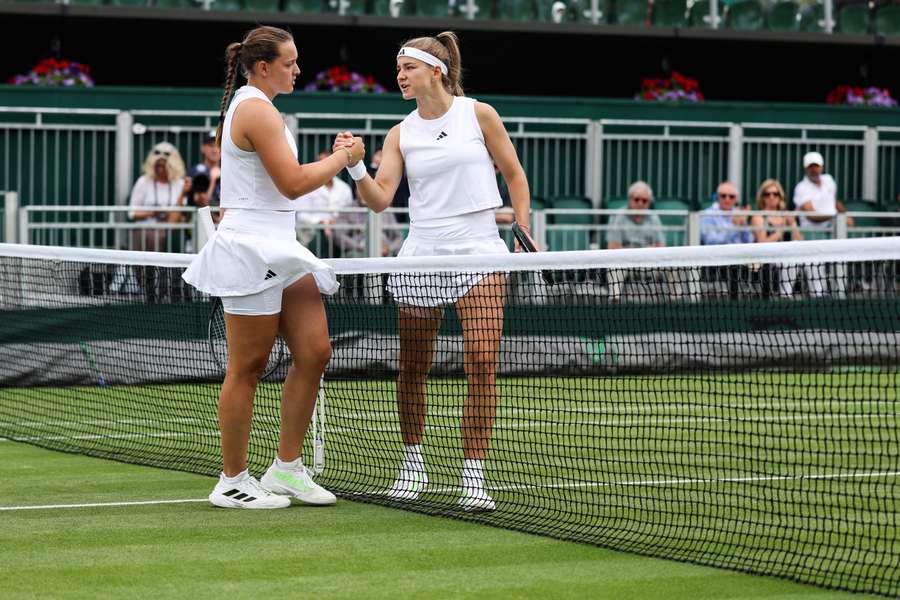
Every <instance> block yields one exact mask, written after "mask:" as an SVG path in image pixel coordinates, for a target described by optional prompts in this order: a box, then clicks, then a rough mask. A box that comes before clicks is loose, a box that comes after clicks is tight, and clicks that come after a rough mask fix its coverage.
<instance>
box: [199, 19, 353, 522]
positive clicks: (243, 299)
mask: <svg viewBox="0 0 900 600" xmlns="http://www.w3.org/2000/svg"><path fill="white" fill-rule="evenodd" d="M225 56H226V59H227V64H228V66H227V76H226V83H225V94H224V97H223V98H222V110H221V113H220V122H219V129H218V131H217V135H216V143H217V144H219V146H220V147H221V149H222V167H221V168H222V190H221V206H222V208H224V209H225V216H224V218H223V219H222V221H221V223H220V224H219V228H218V230H217V231H216V232H215V234H214V235H213V236H212V238H211V239H210V240H209V242H208V243H207V244H206V246H204V248H203V250H202V251H201V252H200V254H199V255H198V256H197V258H196V259H195V260H194V262H193V263H191V265H190V266H189V267H188V269H187V270H186V271H185V273H184V275H183V277H184V279H185V281H187V282H188V283H190V284H191V285H193V286H194V287H196V288H197V289H199V290H201V291H203V292H206V293H207V294H210V295H213V296H218V297H221V299H222V304H223V307H224V311H225V327H226V338H227V342H228V367H227V369H226V374H225V381H224V383H223V385H222V392H221V395H220V397H219V427H220V429H221V438H222V439H221V445H222V459H223V469H222V474H221V475H220V477H219V481H218V483H217V484H216V486H215V488H214V489H213V491H212V493H211V494H210V495H209V500H210V502H211V503H212V504H214V505H216V506H222V507H227V508H284V507H286V506H288V505H290V502H291V501H290V498H291V497H293V498H297V499H298V500H300V501H301V502H304V503H307V504H334V502H335V497H334V495H333V494H332V493H331V492H329V491H327V490H325V489H323V488H322V487H320V486H319V485H317V484H316V483H315V482H314V481H313V480H312V478H311V477H310V474H309V472H308V471H307V470H306V468H305V467H304V466H303V464H302V462H301V459H300V451H301V448H302V446H303V439H304V437H305V435H306V431H307V428H308V427H309V422H310V419H311V416H312V411H313V407H314V406H315V401H316V394H317V392H318V387H319V380H320V377H321V375H322V372H323V371H324V369H325V365H326V363H327V362H328V360H329V359H330V358H331V345H330V342H329V339H328V327H327V324H326V321H325V309H324V306H323V304H322V297H321V295H320V294H321V293H326V294H330V293H334V292H335V291H336V290H337V287H338V283H337V280H336V278H335V276H334V273H333V272H332V271H331V269H330V267H328V265H326V264H325V263H324V262H322V261H321V260H319V259H318V258H316V257H315V256H314V255H313V254H312V253H311V252H310V251H309V250H307V249H306V248H304V247H303V246H302V245H301V244H300V243H299V242H297V239H296V234H295V232H294V219H295V216H294V211H295V207H294V204H293V202H292V200H293V199H295V198H297V197H299V196H302V195H303V194H306V193H308V192H311V191H312V190H314V189H316V188H318V187H321V186H322V185H324V184H325V183H326V182H328V181H330V180H331V179H332V178H333V177H334V176H335V175H336V174H337V173H338V172H340V170H341V169H343V168H344V167H346V166H348V165H356V164H358V162H359V160H360V159H361V158H362V157H363V155H364V153H365V148H364V146H363V143H362V140H361V139H359V138H357V139H356V140H354V143H352V144H349V145H347V146H345V147H343V148H340V149H337V150H336V151H335V152H334V153H333V154H332V155H330V156H329V157H327V158H325V159H323V160H320V161H319V162H315V163H310V164H306V165H301V164H299V163H298V162H297V145H296V143H295V141H294V138H293V135H292V134H291V132H290V131H288V129H287V127H286V126H285V124H284V122H283V120H282V118H281V115H280V114H279V112H278V110H277V109H276V108H275V106H274V105H273V104H272V99H273V98H274V97H275V96H276V95H278V94H289V93H291V92H292V91H293V90H294V79H295V78H296V77H297V75H298V74H299V73H300V69H299V67H298V65H297V47H296V46H295V45H294V40H293V38H292V36H291V34H290V33H288V32H286V31H283V30H281V29H277V28H275V27H257V28H256V29H253V30H252V31H250V32H249V33H248V34H247V35H246V36H245V37H244V39H243V41H241V42H239V43H233V44H230V45H229V46H228V48H227V50H226V54H225ZM238 69H240V70H241V73H242V74H243V76H244V77H245V78H246V79H247V85H245V86H243V87H241V88H239V89H238V90H237V91H236V92H234V98H231V95H232V90H233V89H234V84H235V79H236V78H237V71H238ZM229 100H230V104H229ZM226 108H227V112H226ZM279 334H280V335H281V336H282V337H283V338H284V340H285V341H286V342H287V345H288V347H289V348H290V350H291V353H292V354H293V357H294V363H293V365H292V366H291V368H290V370H289V371H288V374H287V378H286V379H285V381H284V388H283V391H282V399H281V430H280V436H279V441H278V456H277V457H275V460H274V462H273V463H272V466H271V467H270V468H269V470H268V471H266V473H265V475H264V476H263V478H262V481H261V482H259V481H257V480H256V479H255V478H254V477H252V476H251V475H250V474H249V473H248V471H247V446H248V443H249V438H250V421H251V413H252V410H253V397H254V395H255V393H256V386H257V383H258V382H259V378H260V376H261V374H262V373H263V372H264V370H265V368H266V363H267V360H268V357H269V352H270V351H271V349H272V345H273V343H274V341H275V338H276V336H277V335H279Z"/></svg>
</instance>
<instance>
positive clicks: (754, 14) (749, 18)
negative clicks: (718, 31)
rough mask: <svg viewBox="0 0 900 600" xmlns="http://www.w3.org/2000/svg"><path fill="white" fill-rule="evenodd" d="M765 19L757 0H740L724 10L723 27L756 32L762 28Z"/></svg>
mask: <svg viewBox="0 0 900 600" xmlns="http://www.w3.org/2000/svg"><path fill="white" fill-rule="evenodd" d="M764 24H765V17H764V15H763V8H762V5H760V3H759V2H757V0H741V1H739V2H735V3H734V4H732V5H731V6H729V7H728V8H727V9H726V10H725V27H727V28H728V29H741V30H744V31H758V30H760V29H762V28H763V25H764Z"/></svg>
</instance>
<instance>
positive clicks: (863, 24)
mask: <svg viewBox="0 0 900 600" xmlns="http://www.w3.org/2000/svg"><path fill="white" fill-rule="evenodd" d="M837 30H838V31H840V32H841V33H857V34H865V33H868V32H869V5H868V3H866V2H858V3H853V4H847V5H844V6H843V7H841V9H840V10H839V11H838V13H837Z"/></svg>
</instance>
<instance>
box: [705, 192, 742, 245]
mask: <svg viewBox="0 0 900 600" xmlns="http://www.w3.org/2000/svg"><path fill="white" fill-rule="evenodd" d="M720 210H722V209H721V208H719V203H718V202H713V205H712V206H710V207H709V208H707V209H706V210H704V211H703V212H704V213H713V212H717V211H720ZM752 242H753V232H752V231H750V230H749V229H747V230H740V229H736V228H735V224H734V223H732V221H731V215H727V214H726V215H712V214H708V215H706V214H705V215H703V216H701V217H700V243H701V244H703V245H704V246H712V245H715V244H750V243H752Z"/></svg>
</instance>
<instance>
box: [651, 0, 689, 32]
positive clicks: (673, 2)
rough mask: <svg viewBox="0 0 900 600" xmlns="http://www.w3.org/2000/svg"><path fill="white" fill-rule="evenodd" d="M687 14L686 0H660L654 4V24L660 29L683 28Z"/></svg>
mask: <svg viewBox="0 0 900 600" xmlns="http://www.w3.org/2000/svg"><path fill="white" fill-rule="evenodd" d="M686 13H687V2H686V0H659V1H658V2H654V3H653V18H652V23H653V24H654V25H658V26H660V27H682V26H684V21H685V19H684V16H685V14H686Z"/></svg>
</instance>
